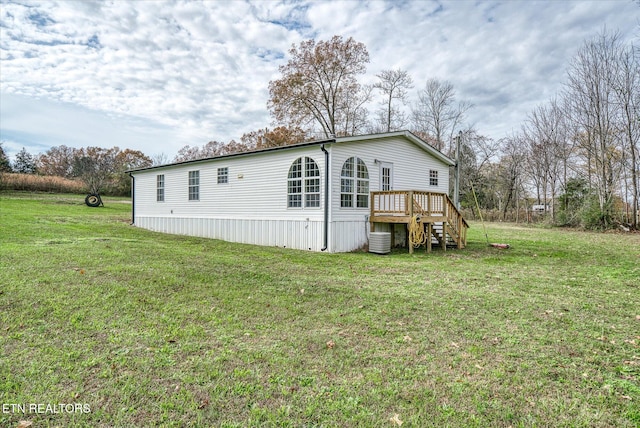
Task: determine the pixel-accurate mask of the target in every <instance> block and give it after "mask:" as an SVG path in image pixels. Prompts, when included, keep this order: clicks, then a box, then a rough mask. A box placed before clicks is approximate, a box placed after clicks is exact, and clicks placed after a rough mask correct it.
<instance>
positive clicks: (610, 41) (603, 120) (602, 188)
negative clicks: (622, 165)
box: [565, 31, 621, 228]
mask: <svg viewBox="0 0 640 428" xmlns="http://www.w3.org/2000/svg"><path fill="white" fill-rule="evenodd" d="M620 50H621V42H620V37H619V35H618V34H616V33H614V34H609V33H607V32H606V31H605V32H603V33H601V34H599V35H598V36H596V37H595V38H593V39H591V40H588V41H587V42H585V44H584V45H583V46H582V48H580V50H579V51H578V53H577V54H576V56H575V57H574V58H573V60H572V61H571V64H570V66H569V70H568V82H567V84H566V87H565V97H567V100H568V101H569V103H570V106H571V110H572V117H573V118H574V120H577V121H578V124H579V128H580V131H581V134H582V138H580V140H579V142H580V143H582V144H581V149H582V151H583V153H584V154H585V157H586V160H587V162H586V165H585V167H586V168H587V170H588V175H589V177H590V181H591V184H592V186H594V190H595V192H596V194H597V197H598V206H599V210H600V218H599V223H600V225H601V226H602V227H605V228H606V227H609V225H610V223H611V218H612V206H613V195H614V185H615V178H616V168H617V167H618V165H617V164H616V163H617V159H616V157H617V156H619V153H620V152H619V150H618V149H619V146H618V144H617V143H618V141H619V138H618V136H617V135H618V133H617V129H616V128H617V123H616V119H617V118H618V117H619V114H618V112H617V111H616V109H617V106H616V105H615V104H614V103H613V100H614V99H615V96H616V93H615V76H616V74H617V71H616V69H617V67H618V66H619V64H618V59H619V56H620Z"/></svg>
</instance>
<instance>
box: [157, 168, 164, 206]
mask: <svg viewBox="0 0 640 428" xmlns="http://www.w3.org/2000/svg"><path fill="white" fill-rule="evenodd" d="M156 201H158V202H164V174H158V175H157V176H156Z"/></svg>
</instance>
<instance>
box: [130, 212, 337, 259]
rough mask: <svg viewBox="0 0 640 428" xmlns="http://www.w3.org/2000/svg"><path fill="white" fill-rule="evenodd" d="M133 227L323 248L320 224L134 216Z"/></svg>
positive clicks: (266, 244) (313, 248) (234, 240)
mask: <svg viewBox="0 0 640 428" xmlns="http://www.w3.org/2000/svg"><path fill="white" fill-rule="evenodd" d="M135 225H136V226H137V227H141V228H143V229H148V230H153V231H155V232H163V233H172V234H176V235H188V236H198V237H203V238H213V239H221V240H223V241H229V242H239V243H243V244H254V245H264V246H271V247H273V246H275V247H285V248H294V249H297V250H311V251H320V250H321V249H322V246H323V244H324V242H323V233H322V231H323V226H324V224H323V222H322V221H310V220H309V221H307V220H258V219H216V218H180V217H141V216H136V219H135ZM334 251H335V250H334ZM346 251H349V250H346Z"/></svg>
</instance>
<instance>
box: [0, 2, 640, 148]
mask: <svg viewBox="0 0 640 428" xmlns="http://www.w3.org/2000/svg"><path fill="white" fill-rule="evenodd" d="M639 23H640V4H639V3H638V1H634V0H613V1H596V0H592V1H541V2H534V1H462V0H460V1H381V0H380V1H284V2H281V1H268V0H267V1H239V0H238V1H204V2H191V1H184V2H173V1H172V2H165V1H149V0H147V1H99V2H89V1H51V0H47V1H42V2H32V1H29V0H20V1H17V2H13V1H6V0H0V140H2V142H3V145H4V148H5V150H6V151H7V152H8V153H9V154H10V155H12V156H13V155H15V153H16V152H17V151H19V150H20V149H21V148H22V147H26V148H27V150H28V151H29V152H31V153H33V154H36V153H41V152H45V151H46V150H47V149H48V148H50V147H52V146H58V145H62V144H64V145H67V146H72V147H86V146H90V145H91V146H101V147H113V146H118V147H120V148H122V149H124V148H131V149H137V150H141V151H143V152H144V153H146V154H147V155H159V154H161V153H164V154H165V155H166V156H168V157H169V158H170V159H171V158H173V156H174V155H175V154H176V152H177V151H178V149H179V148H180V147H182V146H184V145H186V144H189V145H192V146H193V145H201V144H204V143H206V142H207V141H210V140H218V141H229V140H231V139H236V140H239V138H240V137H241V136H242V134H243V133H245V132H249V131H252V130H257V129H260V128H264V127H267V126H270V125H271V118H270V116H269V113H268V111H267V107H266V103H267V99H268V83H269V81H270V80H274V79H277V78H278V77H279V76H280V75H279V73H278V66H280V65H282V64H284V63H286V61H287V59H288V54H287V51H288V50H289V48H290V47H291V45H292V44H294V43H296V44H297V43H299V42H301V41H303V40H308V39H311V38H315V39H316V40H328V39H329V38H331V37H332V36H333V35H336V34H337V35H342V36H343V37H345V38H348V37H353V38H354V39H356V40H357V41H359V42H362V43H364V44H365V45H366V47H367V49H368V51H369V55H370V58H371V62H370V64H369V65H368V68H367V74H366V76H363V77H362V79H361V80H362V82H363V83H373V82H374V81H375V80H376V77H375V75H376V73H379V72H380V71H381V70H385V69H398V68H401V69H404V70H407V71H408V72H409V74H410V75H411V76H412V78H413V80H414V84H415V89H414V91H413V92H414V94H413V95H414V96H415V92H416V91H417V90H418V89H421V88H423V87H424V84H425V82H426V80H427V79H429V78H432V77H434V78H438V79H441V80H448V81H450V82H451V83H452V84H453V85H454V87H455V89H456V92H457V96H458V98H459V99H460V100H465V101H468V102H470V103H472V104H473V105H474V106H475V107H474V108H473V110H472V111H471V112H470V113H469V122H470V124H472V125H474V126H475V128H476V129H477V130H478V131H479V132H480V133H481V134H483V135H486V136H488V137H491V138H494V139H499V138H501V137H504V136H505V135H507V134H510V133H511V132H512V131H514V130H518V129H519V128H520V125H521V124H522V122H523V121H524V119H525V118H526V115H527V113H528V112H530V111H531V110H532V109H533V108H534V107H536V106H537V105H539V104H543V103H545V102H546V101H548V100H549V99H550V98H551V97H553V96H554V95H555V94H556V93H557V92H558V91H559V89H560V87H561V85H562V82H563V81H564V80H565V78H566V74H565V73H566V68H567V64H568V62H569V61H570V60H571V58H572V57H573V56H574V54H575V52H576V51H577V49H578V48H579V47H580V46H581V45H582V43H583V42H584V40H585V39H588V38H591V37H593V36H595V35H596V34H597V33H598V32H601V31H602V30H603V29H604V28H606V29H607V31H619V33H620V35H621V37H622V38H623V40H625V41H628V42H629V43H631V42H634V44H640V26H639V25H640V24H639ZM375 108H376V106H375V105H373V106H372V109H375Z"/></svg>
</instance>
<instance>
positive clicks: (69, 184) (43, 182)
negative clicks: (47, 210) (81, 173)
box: [0, 173, 86, 194]
mask: <svg viewBox="0 0 640 428" xmlns="http://www.w3.org/2000/svg"><path fill="white" fill-rule="evenodd" d="M0 190H20V191H27V192H53V193H78V194H81V193H85V192H86V186H85V185H84V183H82V182H80V181H77V180H70V179H67V178H63V177H56V176H50V175H34V174H15V173H0Z"/></svg>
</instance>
